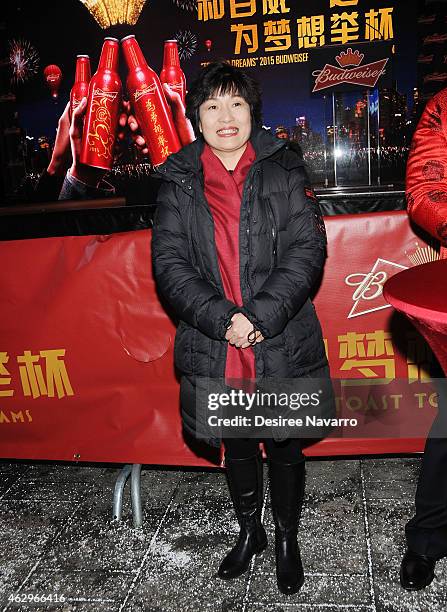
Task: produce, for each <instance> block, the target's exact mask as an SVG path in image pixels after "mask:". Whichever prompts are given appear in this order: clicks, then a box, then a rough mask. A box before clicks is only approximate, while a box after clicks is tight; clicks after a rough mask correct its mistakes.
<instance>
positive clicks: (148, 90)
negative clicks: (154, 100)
mask: <svg viewBox="0 0 447 612" xmlns="http://www.w3.org/2000/svg"><path fill="white" fill-rule="evenodd" d="M156 91H157V86H156V85H155V83H153V84H152V85H149V86H148V87H145V88H144V89H137V91H136V92H135V93H134V98H135V102H138V100H139V99H140V98H142V97H143V96H145V95H146V94H154V93H155V92H156Z"/></svg>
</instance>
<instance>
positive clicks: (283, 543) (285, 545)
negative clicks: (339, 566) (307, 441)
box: [268, 459, 305, 594]
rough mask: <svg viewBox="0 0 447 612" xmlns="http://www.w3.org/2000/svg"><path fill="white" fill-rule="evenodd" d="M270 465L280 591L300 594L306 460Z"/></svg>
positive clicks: (301, 584)
mask: <svg viewBox="0 0 447 612" xmlns="http://www.w3.org/2000/svg"><path fill="white" fill-rule="evenodd" d="M268 466H269V480H270V494H271V501H272V514H273V519H274V522H275V556H276V578H277V582H278V588H279V590H280V591H281V593H285V594H290V593H296V592H297V591H299V590H300V588H301V587H302V586H303V582H304V571H303V566H302V563H301V557H300V549H299V547H298V542H297V533H298V523H299V519H300V514H301V508H302V505H303V497H304V484H305V461H304V459H302V460H301V461H299V462H298V463H280V462H277V461H272V460H270V459H269V461H268Z"/></svg>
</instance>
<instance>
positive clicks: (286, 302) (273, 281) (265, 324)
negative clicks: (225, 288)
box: [242, 167, 326, 338]
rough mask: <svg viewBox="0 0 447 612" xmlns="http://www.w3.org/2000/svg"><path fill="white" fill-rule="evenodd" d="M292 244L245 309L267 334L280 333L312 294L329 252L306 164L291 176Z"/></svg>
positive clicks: (289, 224) (248, 316) (257, 325)
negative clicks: (327, 251)
mask: <svg viewBox="0 0 447 612" xmlns="http://www.w3.org/2000/svg"><path fill="white" fill-rule="evenodd" d="M289 184H290V186H289V202H290V209H289V210H290V214H289V222H288V233H289V246H288V248H287V250H286V251H285V252H284V253H283V255H282V257H281V260H280V261H278V263H277V265H276V267H275V268H274V269H273V271H272V273H271V274H270V276H269V277H268V278H267V280H266V281H265V283H264V285H263V286H262V287H261V289H260V290H259V291H258V292H257V293H256V295H255V296H253V298H252V299H251V300H250V301H249V302H248V303H246V304H245V305H244V308H243V310H242V312H243V313H244V314H245V316H246V317H247V318H248V319H250V321H251V322H252V323H253V325H254V326H255V327H256V328H257V329H259V331H260V332H261V333H262V335H263V336H264V337H265V338H272V337H274V336H276V335H277V334H279V333H281V332H282V330H283V329H284V327H285V326H286V324H287V322H288V321H289V320H290V319H291V318H292V317H293V316H294V315H295V314H296V313H297V312H298V310H299V309H300V308H301V307H302V306H303V304H304V303H305V301H306V300H307V298H308V297H309V295H310V292H311V289H312V286H313V285H314V283H315V281H316V280H317V278H318V277H319V275H320V273H321V270H322V268H323V264H324V260H325V256H326V231H325V227H324V221H323V217H322V215H321V210H320V206H319V204H318V201H317V198H316V196H315V194H314V192H313V189H312V187H311V185H310V181H309V179H308V176H307V172H306V170H305V168H304V167H299V168H295V169H294V170H292V171H291V173H290V177H289Z"/></svg>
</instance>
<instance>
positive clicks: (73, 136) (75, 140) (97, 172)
mask: <svg viewBox="0 0 447 612" xmlns="http://www.w3.org/2000/svg"><path fill="white" fill-rule="evenodd" d="M86 108H87V98H85V97H84V98H82V100H81V102H80V103H79V105H78V106H77V107H76V108H75V110H74V111H73V113H72V116H71V125H70V131H69V134H70V145H71V156H72V160H73V161H72V164H71V168H70V174H71V175H72V176H74V177H75V178H77V179H79V180H80V181H82V182H83V183H86V184H87V185H92V186H94V187H96V186H97V185H98V183H99V182H100V180H101V179H102V177H103V176H104V174H105V173H106V170H102V169H101V168H93V167H92V166H87V165H86V164H81V162H80V161H79V158H80V155H81V142H82V130H83V127H84V115H85V109H86Z"/></svg>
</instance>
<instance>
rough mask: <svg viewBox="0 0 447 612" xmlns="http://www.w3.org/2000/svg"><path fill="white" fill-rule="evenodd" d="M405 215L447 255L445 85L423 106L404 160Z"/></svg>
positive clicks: (446, 116) (443, 254) (446, 256)
mask: <svg viewBox="0 0 447 612" xmlns="http://www.w3.org/2000/svg"><path fill="white" fill-rule="evenodd" d="M406 195H407V205H408V214H409V215H410V217H411V219H412V220H413V221H414V222H415V223H417V225H420V226H421V227H422V228H424V229H425V230H426V231H427V232H429V234H431V235H432V236H434V237H435V238H436V239H437V240H440V241H441V257H444V258H447V88H446V89H443V90H442V91H440V92H439V93H438V94H436V95H435V96H433V98H431V99H430V100H429V101H428V102H427V105H426V107H425V110H424V112H423V114H422V117H421V119H420V121H419V124H418V126H417V128H416V132H415V133H414V136H413V141H412V143H411V149H410V155H409V157H408V163H407V176H406Z"/></svg>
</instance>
